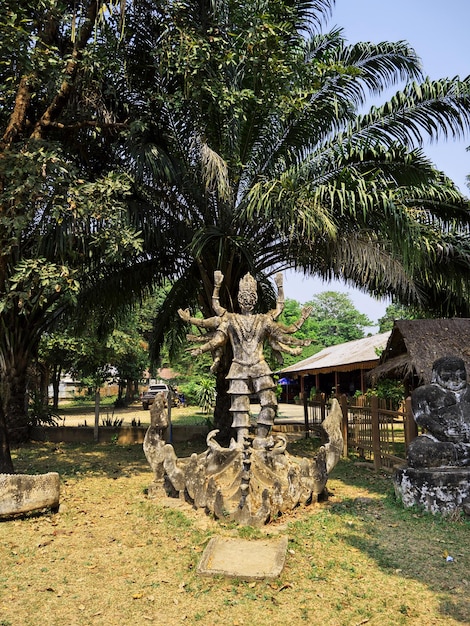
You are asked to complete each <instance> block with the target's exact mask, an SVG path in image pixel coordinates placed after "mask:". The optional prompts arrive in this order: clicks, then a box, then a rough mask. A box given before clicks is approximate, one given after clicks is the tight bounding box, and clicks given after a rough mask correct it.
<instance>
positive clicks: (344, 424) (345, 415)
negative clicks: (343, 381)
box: [339, 394, 349, 456]
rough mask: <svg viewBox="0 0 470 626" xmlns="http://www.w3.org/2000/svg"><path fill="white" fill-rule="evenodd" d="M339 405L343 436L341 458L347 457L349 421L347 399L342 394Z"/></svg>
mask: <svg viewBox="0 0 470 626" xmlns="http://www.w3.org/2000/svg"><path fill="white" fill-rule="evenodd" d="M339 403H340V406H341V411H342V413H343V421H342V422H341V431H342V435H343V456H348V421H349V412H348V399H347V397H346V395H345V394H343V395H342V396H341V397H340V399H339Z"/></svg>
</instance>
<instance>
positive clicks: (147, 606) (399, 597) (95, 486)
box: [0, 440, 470, 626]
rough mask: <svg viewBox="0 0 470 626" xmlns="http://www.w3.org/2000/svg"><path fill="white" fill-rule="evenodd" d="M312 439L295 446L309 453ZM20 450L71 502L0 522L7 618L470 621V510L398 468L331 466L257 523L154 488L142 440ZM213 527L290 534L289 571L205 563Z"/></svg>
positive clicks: (264, 624) (21, 467) (116, 622)
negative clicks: (405, 486) (401, 489)
mask: <svg viewBox="0 0 470 626" xmlns="http://www.w3.org/2000/svg"><path fill="white" fill-rule="evenodd" d="M311 445H312V440H300V441H299V442H297V444H293V446H297V447H296V448H295V449H291V452H293V453H296V454H299V455H305V456H307V455H309V454H311V453H313V451H312V450H311V449H310V446H311ZM296 450H297V451H296ZM191 452H192V449H191V448H189V447H188V444H186V445H185V446H181V447H179V448H178V449H177V453H178V454H179V456H187V455H189V454H190V453H191ZM13 456H14V463H15V467H16V470H17V471H18V472H29V473H40V472H46V471H58V472H59V473H60V475H61V503H62V504H61V508H60V511H59V513H57V514H51V513H46V514H40V515H30V516H26V517H22V518H17V519H10V520H6V521H2V522H0V551H1V552H0V554H1V568H0V626H38V625H40V626H49V625H57V626H59V625H60V626H75V625H76V626H83V625H97V626H142V625H143V624H147V623H149V624H152V623H153V624H157V625H163V624H165V625H173V624H195V623H198V624H201V625H206V626H215V625H219V624H220V625H224V626H241V625H245V626H248V625H250V626H252V625H253V626H281V625H282V626H284V625H285V624H292V625H297V624H303V623H309V624H315V625H322V626H359V625H362V624H368V625H369V626H392V625H393V626H395V625H399V624H403V625H407V626H408V625H416V626H429V625H433V624H436V625H437V624H439V625H441V624H442V625H448V626H450V625H459V626H462V625H463V624H469V623H470V622H469V620H470V545H469V538H470V520H469V519H468V518H457V519H447V520H446V519H443V518H441V517H440V516H431V515H429V514H422V513H420V512H419V511H415V510H404V509H402V508H401V507H400V506H399V505H398V504H397V503H396V502H395V499H394V496H393V488H392V484H391V478H390V476H389V475H386V474H377V473H374V472H373V471H371V470H370V469H369V468H368V467H366V466H365V465H364V464H360V463H356V462H355V461H353V460H351V459H345V460H342V461H341V462H340V463H339V465H338V466H337V467H336V468H335V470H334V471H333V473H332V476H331V477H330V480H329V482H328V487H329V490H330V492H331V495H330V498H329V500H328V501H327V502H322V503H318V504H313V505H310V506H308V507H300V508H298V509H296V510H295V511H293V512H292V513H290V514H288V515H284V516H282V517H280V518H279V519H277V520H275V521H274V522H272V523H271V524H269V525H267V526H265V527H264V528H263V529H261V530H255V529H253V528H249V527H248V528H247V527H240V528H237V527H235V526H234V525H233V524H227V523H224V522H218V521H215V520H213V519H212V518H210V517H209V516H207V515H206V514H205V513H204V512H203V511H201V510H199V511H195V510H193V509H192V507H191V506H190V505H188V504H187V503H184V502H181V501H179V500H170V499H167V498H161V499H159V500H149V499H148V498H147V496H146V488H147V486H148V485H149V483H150V482H151V481H152V474H151V471H150V468H149V467H148V465H147V462H146V459H145V457H144V454H143V451H142V446H140V445H134V446H118V445H115V444H114V445H113V444H110V445H65V444H44V443H41V444H30V445H28V446H26V447H22V448H19V449H17V450H14V451H13ZM215 535H219V536H222V537H224V536H225V537H234V536H241V537H244V538H251V539H252V540H253V541H256V540H257V539H258V538H261V537H262V538H265V537H266V536H279V535H285V536H287V537H288V540H289V548H288V554H287V559H286V565H285V568H284V570H283V572H282V574H281V576H280V577H279V578H278V579H276V580H274V581H259V582H244V581H241V580H234V579H223V578H205V577H201V576H199V575H198V574H197V572H196V567H197V564H198V562H199V559H200V558H201V555H202V552H203V550H204V547H205V546H206V544H207V542H208V540H209V539H210V538H211V537H212V536H215ZM448 556H451V557H452V558H453V560H448V559H447V558H446V557H448Z"/></svg>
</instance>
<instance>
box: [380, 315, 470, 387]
mask: <svg viewBox="0 0 470 626" xmlns="http://www.w3.org/2000/svg"><path fill="white" fill-rule="evenodd" d="M448 355H453V356H459V357H461V358H462V359H463V360H464V362H465V365H466V367H467V372H468V374H470V319H467V318H465V319H463V318H453V319H424V320H396V321H395V323H394V326H393V329H392V332H391V334H390V337H389V339H388V342H387V345H386V347H385V350H384V351H383V352H382V355H381V357H380V362H379V365H378V366H377V367H375V368H374V369H372V370H371V371H370V372H369V374H368V377H369V379H370V380H372V381H374V382H375V381H377V380H379V379H380V378H401V379H402V380H405V381H407V382H408V384H409V385H411V386H412V387H415V386H417V385H423V384H428V383H429V382H430V380H431V372H432V364H433V363H434V361H435V360H436V359H439V358H440V357H443V356H448Z"/></svg>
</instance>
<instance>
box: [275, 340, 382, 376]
mask: <svg viewBox="0 0 470 626" xmlns="http://www.w3.org/2000/svg"><path fill="white" fill-rule="evenodd" d="M389 336H390V331H389V332H386V333H381V334H380V335H373V336H372V337H365V338H364V339H356V340H355V341H348V342H347V343H341V344H339V345H337V346H330V347H329V348H324V349H323V350H321V351H320V352H317V353H316V354H314V355H312V356H310V357H308V358H307V359H303V360H302V361H299V362H298V363H295V364H294V365H290V366H289V367H286V368H284V369H282V370H281V371H280V372H279V373H280V374H282V375H283V376H284V375H289V374H303V375H305V374H327V373H329V372H351V371H352V370H357V369H364V370H369V369H371V368H372V367H374V366H375V365H378V363H379V356H378V354H377V350H383V348H384V347H385V345H386V343H387V339H388V338H389Z"/></svg>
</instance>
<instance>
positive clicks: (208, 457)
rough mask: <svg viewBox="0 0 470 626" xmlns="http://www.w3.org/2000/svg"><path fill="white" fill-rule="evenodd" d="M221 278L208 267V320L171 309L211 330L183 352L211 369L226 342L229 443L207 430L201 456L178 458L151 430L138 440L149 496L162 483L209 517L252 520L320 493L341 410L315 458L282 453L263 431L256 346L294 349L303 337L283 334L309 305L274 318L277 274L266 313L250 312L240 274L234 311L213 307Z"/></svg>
mask: <svg viewBox="0 0 470 626" xmlns="http://www.w3.org/2000/svg"><path fill="white" fill-rule="evenodd" d="M222 281H223V276H222V274H221V273H220V272H215V275H214V292H213V299H212V304H213V309H214V312H215V313H216V316H215V317H212V318H207V319H199V318H194V317H191V316H190V315H189V312H188V311H187V310H186V311H182V310H180V311H179V314H180V316H181V318H182V319H184V320H185V321H187V322H190V323H192V324H195V325H196V326H199V327H202V328H205V329H208V330H209V331H211V334H210V336H209V338H208V340H206V341H205V342H204V343H203V345H201V346H200V347H198V348H196V349H193V350H192V352H191V354H192V355H193V356H197V355H199V354H202V353H203V352H207V351H211V352H212V353H213V355H214V364H213V366H212V371H214V369H215V368H216V367H217V365H218V362H219V360H220V355H221V352H220V351H221V350H222V349H223V347H224V346H225V344H226V343H227V342H229V341H230V343H231V346H232V350H233V362H232V366H231V368H230V371H229V373H228V376H227V378H228V380H229V381H230V386H229V391H228V393H229V394H230V396H231V408H230V412H231V415H232V426H233V428H234V429H235V431H236V433H237V436H236V441H235V440H232V442H231V444H230V446H229V447H228V448H223V447H222V446H221V445H219V443H217V441H216V439H215V437H216V435H217V432H218V431H212V432H211V433H209V435H208V437H207V444H208V449H207V451H206V452H205V453H203V454H200V455H196V454H193V455H192V456H191V457H190V458H187V459H178V458H177V456H176V454H175V452H174V450H173V447H172V446H171V445H169V444H166V443H165V441H164V440H163V439H162V438H158V437H157V438H155V436H154V435H155V431H153V435H151V434H149V438H148V441H147V446H146V447H145V445H144V450H145V453H146V455H147V459H148V460H149V463H150V465H151V467H152V469H153V470H154V472H155V479H156V480H155V483H154V485H153V486H152V487H151V488H150V489H149V494H150V495H152V493H155V492H156V491H157V490H158V489H159V488H160V486H161V483H162V481H163V482H164V484H165V488H166V491H167V492H172V493H173V495H177V494H179V495H180V496H181V497H187V498H189V499H190V500H191V501H192V502H193V503H194V505H195V506H196V507H197V508H205V509H206V510H207V511H208V512H211V513H213V514H214V515H215V516H216V517H217V518H228V519H232V520H234V521H236V522H239V523H241V524H246V525H260V524H264V523H266V522H267V521H268V520H269V519H272V518H274V517H276V516H277V515H278V514H279V513H282V512H284V511H287V510H290V509H292V508H294V507H295V506H297V505H298V504H305V503H307V502H310V501H312V500H313V501H316V500H317V499H318V497H319V496H320V494H322V493H323V492H324V490H325V486H326V482H327V479H328V473H329V471H331V469H332V468H333V467H334V465H335V464H336V463H337V461H338V459H339V456H340V453H341V450H342V434H341V419H342V413H341V409H340V407H339V405H338V403H337V402H336V403H335V404H334V408H333V410H332V411H331V412H330V415H329V417H328V419H327V420H325V431H326V432H327V435H328V443H327V444H326V445H325V446H322V447H321V448H320V450H319V452H318V455H317V457H316V458H315V459H313V460H312V459H305V458H302V459H299V458H297V457H293V456H291V455H289V454H288V453H287V451H286V444H287V442H286V438H285V437H283V436H281V435H277V436H276V435H272V434H271V429H272V425H273V422H274V417H275V415H276V411H277V399H276V394H275V383H274V380H273V377H272V372H271V370H270V368H269V366H268V364H267V362H266V360H265V358H264V355H263V344H264V342H265V341H267V342H268V343H269V344H270V345H271V347H272V348H273V349H274V350H275V351H276V352H288V353H289V354H294V355H295V354H300V352H301V346H303V345H308V343H309V342H308V341H303V340H299V339H296V338H295V337H291V335H292V334H293V333H294V332H295V331H296V330H298V329H299V328H300V326H301V325H302V323H303V322H304V321H305V319H306V318H307V317H308V315H309V313H310V309H309V308H308V307H306V308H304V309H303V310H302V314H301V318H300V320H299V321H298V322H296V323H294V324H292V325H291V326H284V325H282V324H279V323H277V322H276V319H277V317H278V316H279V315H280V313H281V312H282V310H283V306H284V295H283V289H282V276H281V275H280V274H278V275H277V276H276V284H277V286H278V300H277V306H276V308H275V309H274V310H273V311H270V312H269V313H265V314H254V313H253V309H254V306H255V305H256V302H257V293H256V291H257V289H256V287H257V286H256V281H255V280H254V278H253V277H252V276H251V275H250V274H247V275H246V276H245V277H244V278H242V280H241V281H240V289H239V295H238V302H239V305H240V311H241V312H240V313H230V312H228V311H227V310H226V309H224V308H223V307H221V306H220V304H219V297H218V296H219V289H220V286H221V284H222ZM251 394H256V395H257V397H258V400H259V403H260V407H261V408H260V413H259V415H258V417H257V428H256V433H255V436H251V435H250V395H251ZM150 428H152V426H151V427H150ZM149 431H150V429H149ZM146 438H147V437H146ZM150 441H151V445H150Z"/></svg>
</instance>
